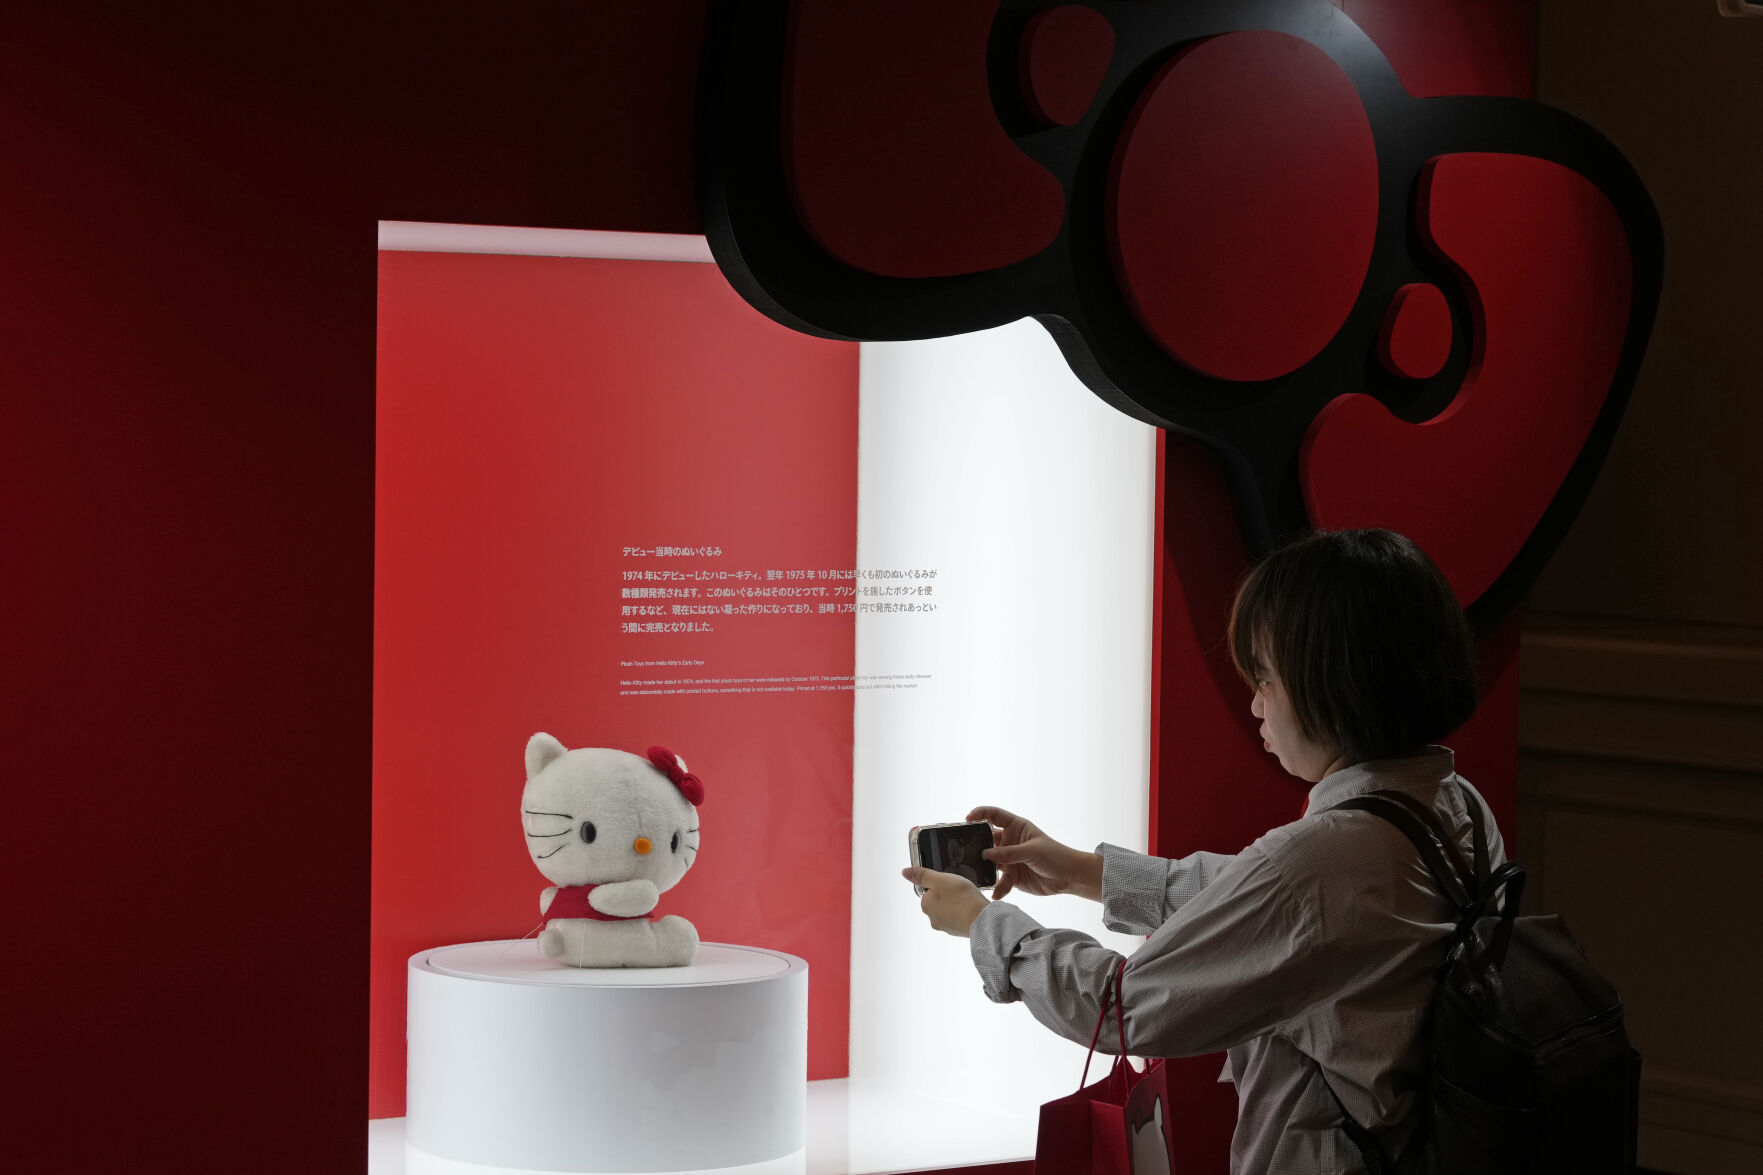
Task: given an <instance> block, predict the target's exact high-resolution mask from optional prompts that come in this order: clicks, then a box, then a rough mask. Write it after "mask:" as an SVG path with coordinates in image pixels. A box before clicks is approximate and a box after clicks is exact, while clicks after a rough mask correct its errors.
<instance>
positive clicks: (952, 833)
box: [906, 820, 998, 897]
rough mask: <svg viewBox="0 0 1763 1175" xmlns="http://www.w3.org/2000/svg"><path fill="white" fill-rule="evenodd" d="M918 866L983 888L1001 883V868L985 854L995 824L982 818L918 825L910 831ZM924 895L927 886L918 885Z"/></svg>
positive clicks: (909, 840) (909, 843)
mask: <svg viewBox="0 0 1763 1175" xmlns="http://www.w3.org/2000/svg"><path fill="white" fill-rule="evenodd" d="M906 845H907V850H908V852H910V853H911V855H912V863H913V864H914V865H919V866H923V867H924V868H926V869H935V870H936V871H937V872H938V873H953V874H955V875H956V876H958V877H965V878H967V880H969V881H971V882H973V884H975V885H977V886H978V887H979V888H981V889H991V888H992V887H993V886H994V885H997V884H998V867H997V866H996V865H994V864H992V862H990V861H988V860H986V859H985V857H984V856H982V855H981V854H982V853H984V852H985V851H986V850H987V849H989V848H991V847H992V826H991V825H990V824H987V823H986V822H985V821H983V820H981V821H978V822H976V823H972V824H917V825H914V826H913V828H912V831H911V832H909V833H907V834H906ZM912 888H913V889H915V890H917V891H918V893H919V895H920V896H921V897H922V896H923V894H924V887H923V886H922V885H915V886H913V887H912Z"/></svg>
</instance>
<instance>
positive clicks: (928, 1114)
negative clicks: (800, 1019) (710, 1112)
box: [367, 1079, 1036, 1175]
mask: <svg viewBox="0 0 1763 1175" xmlns="http://www.w3.org/2000/svg"><path fill="white" fill-rule="evenodd" d="M1035 1125H1036V1123H1035V1119H1033V1118H1006V1117H1002V1116H1000V1115H998V1114H995V1113H991V1112H988V1111H984V1110H974V1109H969V1108H968V1107H966V1106H959V1105H953V1104H950V1103H948V1102H942V1101H931V1100H929V1099H924V1098H915V1097H911V1096H908V1095H903V1094H900V1093H896V1092H892V1091H888V1092H883V1091H879V1090H868V1089H853V1087H852V1085H851V1082H850V1081H849V1080H848V1079H840V1080H836V1081H811V1082H809V1083H808V1146H807V1148H806V1149H805V1150H804V1151H801V1152H798V1153H797V1154H795V1155H792V1156H789V1157H788V1158H784V1159H779V1160H777V1161H775V1162H770V1163H753V1164H749V1165H746V1166H741V1167H723V1168H718V1169H717V1172H718V1175H898V1173H903V1172H913V1171H941V1170H945V1169H947V1168H950V1167H967V1166H980V1165H983V1164H986V1163H1009V1162H1018V1161H1022V1160H1025V1159H1032V1158H1033V1157H1034V1150H1035ZM367 1126H368V1132H367V1139H368V1150H367V1170H368V1175H498V1173H500V1172H504V1171H507V1172H509V1175H531V1173H530V1172H515V1171H513V1170H512V1169H511V1168H505V1167H483V1166H479V1165H476V1164H473V1163H458V1162H454V1161H452V1160H449V1159H442V1158H437V1157H436V1156H434V1155H429V1154H424V1153H423V1152H421V1151H412V1150H407V1149H406V1148H405V1146H404V1119H402V1118H382V1119H378V1120H376V1121H371V1122H369V1123H368V1124H367ZM678 1175H711V1173H710V1172H680V1173H678Z"/></svg>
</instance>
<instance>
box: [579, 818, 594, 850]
mask: <svg viewBox="0 0 1763 1175" xmlns="http://www.w3.org/2000/svg"><path fill="white" fill-rule="evenodd" d="M582 843H583V844H590V845H591V844H593V843H594V822H593V821H592V820H584V821H582Z"/></svg>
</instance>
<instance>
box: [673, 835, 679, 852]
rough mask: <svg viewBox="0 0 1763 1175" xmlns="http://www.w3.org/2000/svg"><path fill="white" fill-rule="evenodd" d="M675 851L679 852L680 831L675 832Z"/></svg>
mask: <svg viewBox="0 0 1763 1175" xmlns="http://www.w3.org/2000/svg"><path fill="white" fill-rule="evenodd" d="M673 851H674V852H676V853H677V852H679V833H677V832H676V833H674V834H673Z"/></svg>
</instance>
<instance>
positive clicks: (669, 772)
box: [649, 747, 704, 808]
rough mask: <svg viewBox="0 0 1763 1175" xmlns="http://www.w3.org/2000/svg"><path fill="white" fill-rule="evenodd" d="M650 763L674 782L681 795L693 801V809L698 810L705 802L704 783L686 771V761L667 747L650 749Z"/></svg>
mask: <svg viewBox="0 0 1763 1175" xmlns="http://www.w3.org/2000/svg"><path fill="white" fill-rule="evenodd" d="M649 762H651V763H653V764H655V766H656V767H658V768H659V769H660V770H661V773H662V774H663V775H665V776H667V778H669V779H671V780H673V786H675V787H677V788H679V791H680V795H682V796H684V797H686V799H688V800H690V801H692V807H694V808H696V807H697V806H698V805H699V804H702V803H703V802H704V781H703V780H702V779H699V778H698V777H697V776H696V775H693V774H691V773H690V772H688V771H687V770H686V761H685V760H684V759H682V758H680V757H679V756H678V755H676V754H674V753H673V752H672V751H670V750H668V749H667V748H666V747H650V748H649Z"/></svg>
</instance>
